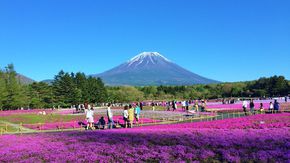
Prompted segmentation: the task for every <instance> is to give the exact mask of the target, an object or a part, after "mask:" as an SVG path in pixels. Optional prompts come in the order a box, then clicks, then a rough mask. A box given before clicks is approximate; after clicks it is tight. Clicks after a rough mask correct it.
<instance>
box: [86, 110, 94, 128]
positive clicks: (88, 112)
mask: <svg viewBox="0 0 290 163" xmlns="http://www.w3.org/2000/svg"><path fill="white" fill-rule="evenodd" d="M86 119H87V128H86V129H87V130H88V129H91V130H92V129H93V123H94V109H93V108H90V109H87V110H86Z"/></svg>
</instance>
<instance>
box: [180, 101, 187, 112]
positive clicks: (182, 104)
mask: <svg viewBox="0 0 290 163" xmlns="http://www.w3.org/2000/svg"><path fill="white" fill-rule="evenodd" d="M181 106H182V111H184V110H185V106H186V102H185V101H182V102H181Z"/></svg>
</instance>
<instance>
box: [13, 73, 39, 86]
mask: <svg viewBox="0 0 290 163" xmlns="http://www.w3.org/2000/svg"><path fill="white" fill-rule="evenodd" d="M16 77H17V79H18V80H19V81H20V83H21V84H25V85H26V84H32V83H33V82H35V81H34V80H33V79H30V78H28V77H26V76H24V75H22V74H17V76H16Z"/></svg>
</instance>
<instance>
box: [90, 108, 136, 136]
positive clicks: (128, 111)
mask: <svg viewBox="0 0 290 163" xmlns="http://www.w3.org/2000/svg"><path fill="white" fill-rule="evenodd" d="M84 109H85V115H86V121H87V126H86V129H87V130H89V129H91V130H93V129H96V128H98V129H105V128H106V121H105V118H104V116H102V117H101V118H100V119H99V120H98V121H97V123H95V121H94V109H93V107H91V106H90V105H88V104H84ZM106 112H107V118H108V119H107V128H108V129H112V128H115V127H116V125H115V123H114V118H113V112H112V110H111V104H110V103H109V104H108V105H107V111H106ZM140 114H141V107H140V104H138V103H137V104H134V105H131V104H129V105H125V106H124V110H123V113H122V115H123V121H124V123H123V124H119V125H123V127H124V128H128V127H129V128H132V127H133V124H134V121H135V122H136V125H137V126H138V125H139V120H140Z"/></svg>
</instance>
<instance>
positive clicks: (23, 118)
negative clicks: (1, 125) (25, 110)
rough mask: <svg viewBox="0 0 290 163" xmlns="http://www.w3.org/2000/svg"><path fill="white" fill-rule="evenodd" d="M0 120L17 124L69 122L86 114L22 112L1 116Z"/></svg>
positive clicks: (79, 119)
mask: <svg viewBox="0 0 290 163" xmlns="http://www.w3.org/2000/svg"><path fill="white" fill-rule="evenodd" d="M0 120H2V121H7V122H11V123H16V124H20V123H22V124H35V123H50V122H69V121H81V120H84V115H59V114H48V115H36V114H20V115H10V116H3V117H0Z"/></svg>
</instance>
